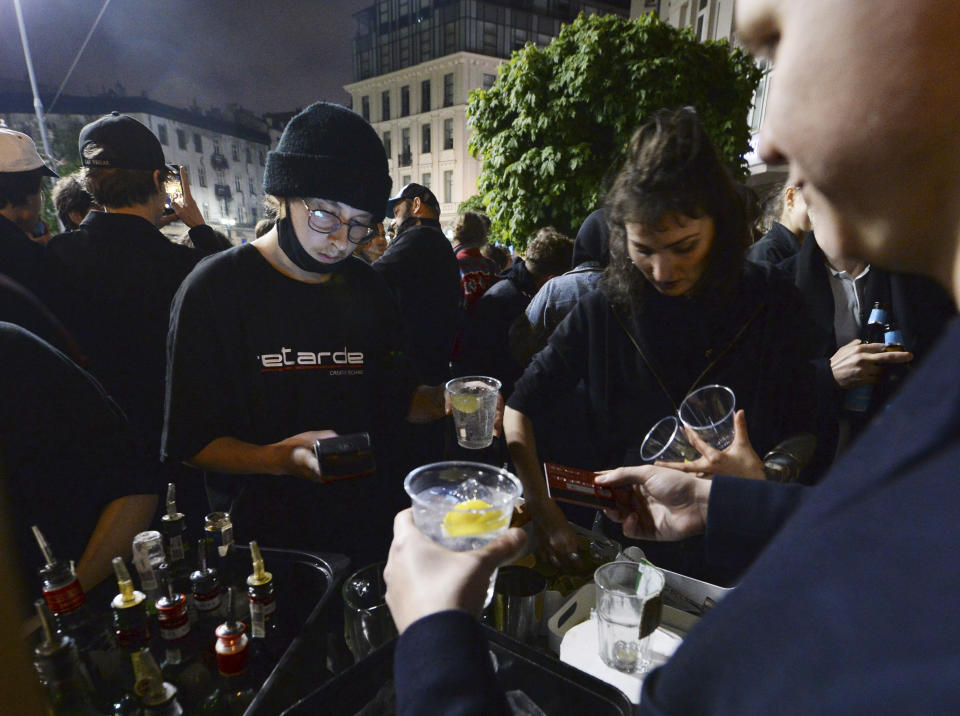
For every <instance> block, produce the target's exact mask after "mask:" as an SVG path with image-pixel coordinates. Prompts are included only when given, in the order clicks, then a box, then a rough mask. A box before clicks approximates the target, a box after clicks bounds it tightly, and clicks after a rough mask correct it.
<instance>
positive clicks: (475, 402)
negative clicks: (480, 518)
mask: <svg viewBox="0 0 960 716" xmlns="http://www.w3.org/2000/svg"><path fill="white" fill-rule="evenodd" d="M480 402H481V396H479V395H464V394H463V393H451V394H450V405H452V406H453V408H454V410H459V411H460V412H461V413H475V412H477V411H478V410H480ZM487 506H488V507H489V505H487Z"/></svg>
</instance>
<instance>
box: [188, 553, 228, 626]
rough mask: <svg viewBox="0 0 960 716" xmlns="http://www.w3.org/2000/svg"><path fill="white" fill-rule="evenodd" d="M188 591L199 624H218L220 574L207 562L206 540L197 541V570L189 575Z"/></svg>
mask: <svg viewBox="0 0 960 716" xmlns="http://www.w3.org/2000/svg"><path fill="white" fill-rule="evenodd" d="M190 591H191V592H192V593H193V603H194V605H195V606H196V608H197V614H198V617H199V619H200V622H201V623H202V622H203V621H204V620H211V619H214V620H216V624H219V623H220V617H221V616H222V610H221V608H220V607H221V602H222V600H221V598H220V594H221V590H220V574H219V572H217V570H216V568H215V567H212V566H210V564H209V562H207V542H206V540H202V539H200V540H197V569H196V570H195V571H194V572H193V573H192V574H191V575H190ZM214 626H216V625H214Z"/></svg>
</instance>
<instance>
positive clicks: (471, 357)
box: [457, 259, 537, 398]
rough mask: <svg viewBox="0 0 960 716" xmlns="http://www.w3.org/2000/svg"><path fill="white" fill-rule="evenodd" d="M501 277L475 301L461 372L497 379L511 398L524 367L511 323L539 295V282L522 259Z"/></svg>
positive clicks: (464, 343)
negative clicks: (515, 347)
mask: <svg viewBox="0 0 960 716" xmlns="http://www.w3.org/2000/svg"><path fill="white" fill-rule="evenodd" d="M498 276H499V278H500V280H499V281H497V282H496V283H495V284H493V286H491V287H490V288H488V289H487V292H486V293H484V294H483V296H482V297H481V298H480V300H479V301H477V302H476V303H475V304H474V306H473V311H471V313H470V315H469V317H468V319H467V328H466V330H465V331H464V337H463V352H462V354H461V357H460V363H459V364H458V367H457V372H459V373H460V374H461V375H489V376H491V377H493V378H496V379H497V380H499V381H500V382H501V383H502V384H503V387H502V389H501V392H502V394H503V396H504V398H507V397H509V396H510V393H512V392H513V384H514V382H515V381H516V380H517V378H519V377H520V374H521V373H523V368H524V365H523V364H522V363H520V362H518V360H517V358H516V357H514V355H513V353H512V351H511V350H510V340H509V336H510V326H511V325H512V324H513V322H514V321H515V320H517V317H518V316H520V315H521V314H522V313H523V311H524V309H525V308H526V307H527V304H528V303H530V299H531V298H533V296H534V294H536V292H537V284H536V281H535V280H534V278H533V276H532V275H531V273H530V272H529V271H528V270H527V267H526V265H525V264H524V262H523V261H522V260H519V259H518V260H517V261H515V262H514V263H513V264H512V265H511V266H509V267H508V268H506V269H504V270H503V271H501V272H500V273H499V274H498Z"/></svg>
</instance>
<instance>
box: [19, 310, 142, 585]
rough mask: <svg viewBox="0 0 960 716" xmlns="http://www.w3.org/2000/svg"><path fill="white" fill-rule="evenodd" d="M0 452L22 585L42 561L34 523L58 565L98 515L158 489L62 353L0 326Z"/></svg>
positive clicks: (113, 414) (77, 548) (117, 423)
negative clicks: (23, 572) (32, 529)
mask: <svg viewBox="0 0 960 716" xmlns="http://www.w3.org/2000/svg"><path fill="white" fill-rule="evenodd" d="M0 355H2V356H3V357H4V368H3V371H0V396H2V400H0V454H2V460H3V464H4V467H5V469H6V474H7V480H6V481H5V484H4V485H3V489H4V490H5V492H6V494H7V497H8V500H9V504H10V507H11V510H10V513H11V515H10V516H11V518H12V520H13V523H14V533H15V539H16V541H17V545H18V552H19V556H20V560H21V561H22V563H23V564H22V567H23V568H24V569H25V570H26V576H27V584H28V585H29V586H30V587H31V588H32V587H39V580H38V579H37V577H36V568H38V567H40V566H41V565H42V564H43V558H42V556H41V554H40V550H39V548H38V547H37V545H36V542H35V541H34V539H33V535H32V533H31V532H30V526H31V525H37V526H38V527H39V528H40V531H41V532H43V534H44V536H45V537H46V538H47V541H48V542H49V543H50V545H51V547H52V548H53V551H54V554H55V555H56V556H57V557H58V558H60V559H65V560H69V559H73V560H78V561H79V559H80V556H81V555H82V554H83V550H84V548H85V547H86V545H87V541H88V540H89V539H90V535H91V534H92V533H93V528H94V527H95V526H96V524H97V520H98V519H99V517H100V513H101V511H102V510H103V508H104V507H106V506H107V505H108V504H109V503H110V502H112V501H113V500H115V499H117V498H118V497H123V496H125V495H134V494H156V493H158V492H159V491H160V485H159V484H157V482H156V480H155V478H153V477H151V475H152V472H151V470H150V469H149V467H148V466H146V465H144V463H143V461H142V458H141V456H140V454H139V452H137V451H136V450H135V447H134V443H133V441H132V438H131V434H130V430H129V427H128V425H127V422H126V420H125V419H124V417H123V414H122V413H121V412H120V409H119V408H118V407H117V406H116V404H115V403H114V402H113V401H112V400H111V399H110V398H109V397H107V395H106V393H105V392H104V390H103V388H102V387H101V386H100V384H99V383H97V381H96V380H95V379H94V378H93V377H92V376H91V375H90V374H89V373H87V372H85V371H84V370H83V369H81V368H80V367H79V366H77V365H76V364H75V363H73V361H71V360H70V359H69V358H67V357H66V356H65V355H64V354H63V353H61V352H60V351H58V350H56V349H55V348H54V347H53V346H51V345H49V344H48V343H46V342H44V341H42V340H40V339H39V338H37V337H36V336H35V335H33V334H32V333H30V332H28V331H26V330H24V329H23V328H21V327H20V326H15V325H13V324H11V323H0Z"/></svg>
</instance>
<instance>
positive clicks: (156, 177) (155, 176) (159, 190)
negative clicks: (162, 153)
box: [153, 169, 164, 194]
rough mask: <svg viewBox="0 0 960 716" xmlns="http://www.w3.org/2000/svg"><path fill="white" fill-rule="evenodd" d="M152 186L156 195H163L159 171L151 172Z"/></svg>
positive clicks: (161, 178)
mask: <svg viewBox="0 0 960 716" xmlns="http://www.w3.org/2000/svg"><path fill="white" fill-rule="evenodd" d="M153 184H154V186H155V187H157V193H158V194H163V193H164V191H163V177H162V176H161V173H160V170H159V169H154V170H153Z"/></svg>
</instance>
